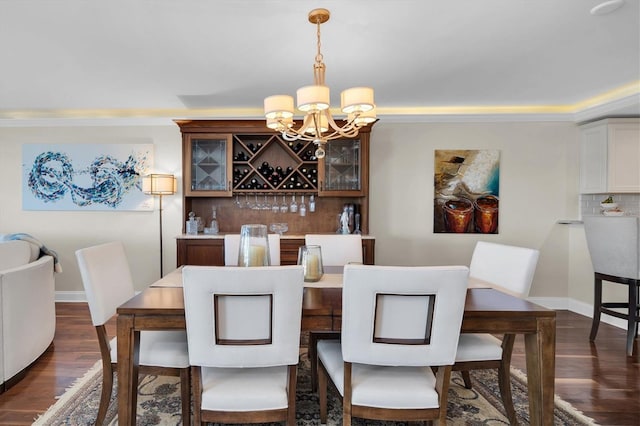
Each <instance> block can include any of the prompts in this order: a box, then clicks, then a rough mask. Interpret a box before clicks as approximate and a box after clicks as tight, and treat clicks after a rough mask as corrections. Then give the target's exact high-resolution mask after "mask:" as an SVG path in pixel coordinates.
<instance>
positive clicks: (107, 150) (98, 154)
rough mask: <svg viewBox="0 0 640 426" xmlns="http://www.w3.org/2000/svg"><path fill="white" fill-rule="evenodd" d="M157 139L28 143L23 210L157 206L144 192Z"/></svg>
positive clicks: (24, 148)
mask: <svg viewBox="0 0 640 426" xmlns="http://www.w3.org/2000/svg"><path fill="white" fill-rule="evenodd" d="M152 163H153V144H56V145H51V144H24V145H23V146H22V208H23V210H110V211H113V210H143V211H149V210H152V209H153V197H152V196H150V195H146V194H144V193H143V192H142V187H141V176H143V175H145V174H147V173H149V172H150V170H151V167H152Z"/></svg>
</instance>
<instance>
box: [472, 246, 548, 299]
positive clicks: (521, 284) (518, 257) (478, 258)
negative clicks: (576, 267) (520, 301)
mask: <svg viewBox="0 0 640 426" xmlns="http://www.w3.org/2000/svg"><path fill="white" fill-rule="evenodd" d="M539 255H540V252H539V251H538V250H536V249H532V248H527V247H517V246H510V245H506V244H498V243H489V242H486V241H478V242H477V243H476V247H475V249H474V250H473V255H472V257H471V265H470V266H469V276H471V277H472V278H478V279H480V280H483V281H487V282H489V283H492V284H495V285H496V286H497V287H502V288H503V289H506V290H507V291H508V292H510V293H512V294H514V295H516V296H519V297H527V296H528V295H529V290H530V289H531V283H532V282H533V276H534V274H535V272H536V266H537V264H538V257H539Z"/></svg>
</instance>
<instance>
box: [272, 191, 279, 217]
mask: <svg viewBox="0 0 640 426" xmlns="http://www.w3.org/2000/svg"><path fill="white" fill-rule="evenodd" d="M279 212H280V206H279V205H278V200H277V199H276V194H273V204H271V213H279Z"/></svg>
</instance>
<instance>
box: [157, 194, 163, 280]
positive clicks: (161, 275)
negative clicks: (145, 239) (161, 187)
mask: <svg viewBox="0 0 640 426" xmlns="http://www.w3.org/2000/svg"><path fill="white" fill-rule="evenodd" d="M158 197H160V278H162V277H164V273H163V269H162V264H163V263H164V259H163V258H162V194H160V195H158Z"/></svg>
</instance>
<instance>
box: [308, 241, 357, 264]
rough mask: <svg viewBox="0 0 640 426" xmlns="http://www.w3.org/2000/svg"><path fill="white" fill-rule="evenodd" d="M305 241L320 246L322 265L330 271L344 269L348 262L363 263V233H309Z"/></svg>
mask: <svg viewBox="0 0 640 426" xmlns="http://www.w3.org/2000/svg"><path fill="white" fill-rule="evenodd" d="M304 243H305V244H306V245H308V246H320V249H321V251H322V266H323V267H324V268H326V269H327V270H328V271H329V272H339V271H342V267H343V266H344V265H346V264H348V263H362V235H360V234H349V235H342V234H307V235H305V236H304Z"/></svg>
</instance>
